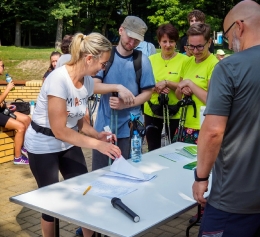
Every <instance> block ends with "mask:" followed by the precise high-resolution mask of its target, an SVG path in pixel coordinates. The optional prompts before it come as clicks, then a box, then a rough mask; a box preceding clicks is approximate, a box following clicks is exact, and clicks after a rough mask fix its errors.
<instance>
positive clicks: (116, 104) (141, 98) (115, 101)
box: [109, 88, 153, 110]
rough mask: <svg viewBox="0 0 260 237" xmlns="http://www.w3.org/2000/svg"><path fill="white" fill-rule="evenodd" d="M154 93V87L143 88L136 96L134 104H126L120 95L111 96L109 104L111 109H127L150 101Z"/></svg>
mask: <svg viewBox="0 0 260 237" xmlns="http://www.w3.org/2000/svg"><path fill="white" fill-rule="evenodd" d="M152 93H153V89H152V88H151V89H147V90H142V93H140V94H139V95H138V96H136V97H135V101H134V104H128V105H127V104H124V103H123V101H122V99H121V98H118V97H110V99H109V104H110V107H111V109H117V110H121V109H126V108H130V107H134V106H138V105H142V104H143V103H144V102H146V101H148V100H149V99H150V98H151V96H152Z"/></svg>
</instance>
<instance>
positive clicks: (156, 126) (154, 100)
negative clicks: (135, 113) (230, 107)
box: [144, 23, 188, 151]
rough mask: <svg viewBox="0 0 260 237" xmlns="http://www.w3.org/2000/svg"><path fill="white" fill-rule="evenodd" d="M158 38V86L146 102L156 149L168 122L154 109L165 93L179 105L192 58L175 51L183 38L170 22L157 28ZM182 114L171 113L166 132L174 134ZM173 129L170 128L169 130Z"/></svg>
mask: <svg viewBox="0 0 260 237" xmlns="http://www.w3.org/2000/svg"><path fill="white" fill-rule="evenodd" d="M157 39H158V42H159V45H160V47H161V52H160V53H157V54H153V55H151V56H150V57H149V59H150V62H151V64H152V69H153V74H154V77H155V82H156V85H155V87H154V88H153V94H152V96H151V99H150V101H149V102H145V104H144V120H145V126H146V128H147V132H146V139H147V143H148V150H149V151H152V150H155V149H157V148H160V147H161V134H162V129H163V124H164V119H163V117H164V115H165V114H164V115H163V113H162V112H163V110H162V109H160V112H161V113H158V112H156V111H154V110H153V105H155V106H158V105H159V98H162V97H164V96H165V95H166V96H167V98H168V105H169V107H170V106H172V105H175V104H177V102H178V99H177V98H176V95H175V90H176V88H177V85H178V83H179V82H180V80H181V78H182V76H183V67H184V63H185V62H186V61H187V59H188V57H186V56H185V55H183V54H180V53H178V52H176V51H175V49H176V43H177V41H178V39H179V33H178V30H177V29H176V28H175V27H174V26H173V25H172V24H170V23H168V24H163V25H160V26H159V28H158V29H157ZM179 118H180V113H178V112H177V113H176V114H173V113H171V112H170V116H169V124H167V126H166V130H167V131H166V133H167V134H169V133H170V137H172V135H173V134H174V132H175V130H176V128H177V127H178V124H179ZM168 130H169V131H168Z"/></svg>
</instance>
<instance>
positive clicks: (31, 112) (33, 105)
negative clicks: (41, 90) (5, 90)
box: [30, 101, 35, 115]
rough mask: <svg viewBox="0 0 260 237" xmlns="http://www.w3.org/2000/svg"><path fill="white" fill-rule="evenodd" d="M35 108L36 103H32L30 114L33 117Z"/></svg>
mask: <svg viewBox="0 0 260 237" xmlns="http://www.w3.org/2000/svg"><path fill="white" fill-rule="evenodd" d="M34 108H35V103H34V101H31V103H30V114H31V115H33V112H34Z"/></svg>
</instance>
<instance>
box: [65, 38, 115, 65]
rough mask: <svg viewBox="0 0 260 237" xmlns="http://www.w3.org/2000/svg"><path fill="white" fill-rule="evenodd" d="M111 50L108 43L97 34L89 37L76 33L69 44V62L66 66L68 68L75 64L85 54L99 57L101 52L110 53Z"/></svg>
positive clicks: (110, 45)
mask: <svg viewBox="0 0 260 237" xmlns="http://www.w3.org/2000/svg"><path fill="white" fill-rule="evenodd" d="M111 49H112V44H111V43H110V41H109V40H108V39H107V38H106V37H105V36H103V35H101V34H99V33H91V34H89V35H84V34H82V33H77V34H75V35H74V36H73V40H72V42H71V47H70V53H71V60H70V61H69V62H68V63H67V64H68V65H70V66H71V65H74V64H76V63H77V62H78V61H79V60H80V59H81V58H82V57H84V56H85V55H86V54H92V55H94V56H101V54H102V53H103V52H107V51H111Z"/></svg>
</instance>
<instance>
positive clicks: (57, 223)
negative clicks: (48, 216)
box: [54, 218, 60, 237]
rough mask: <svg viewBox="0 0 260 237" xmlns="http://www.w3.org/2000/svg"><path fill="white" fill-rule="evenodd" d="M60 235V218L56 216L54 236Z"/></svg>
mask: <svg viewBox="0 0 260 237" xmlns="http://www.w3.org/2000/svg"><path fill="white" fill-rule="evenodd" d="M59 236H60V226H59V219H57V218H54V237H59Z"/></svg>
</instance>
